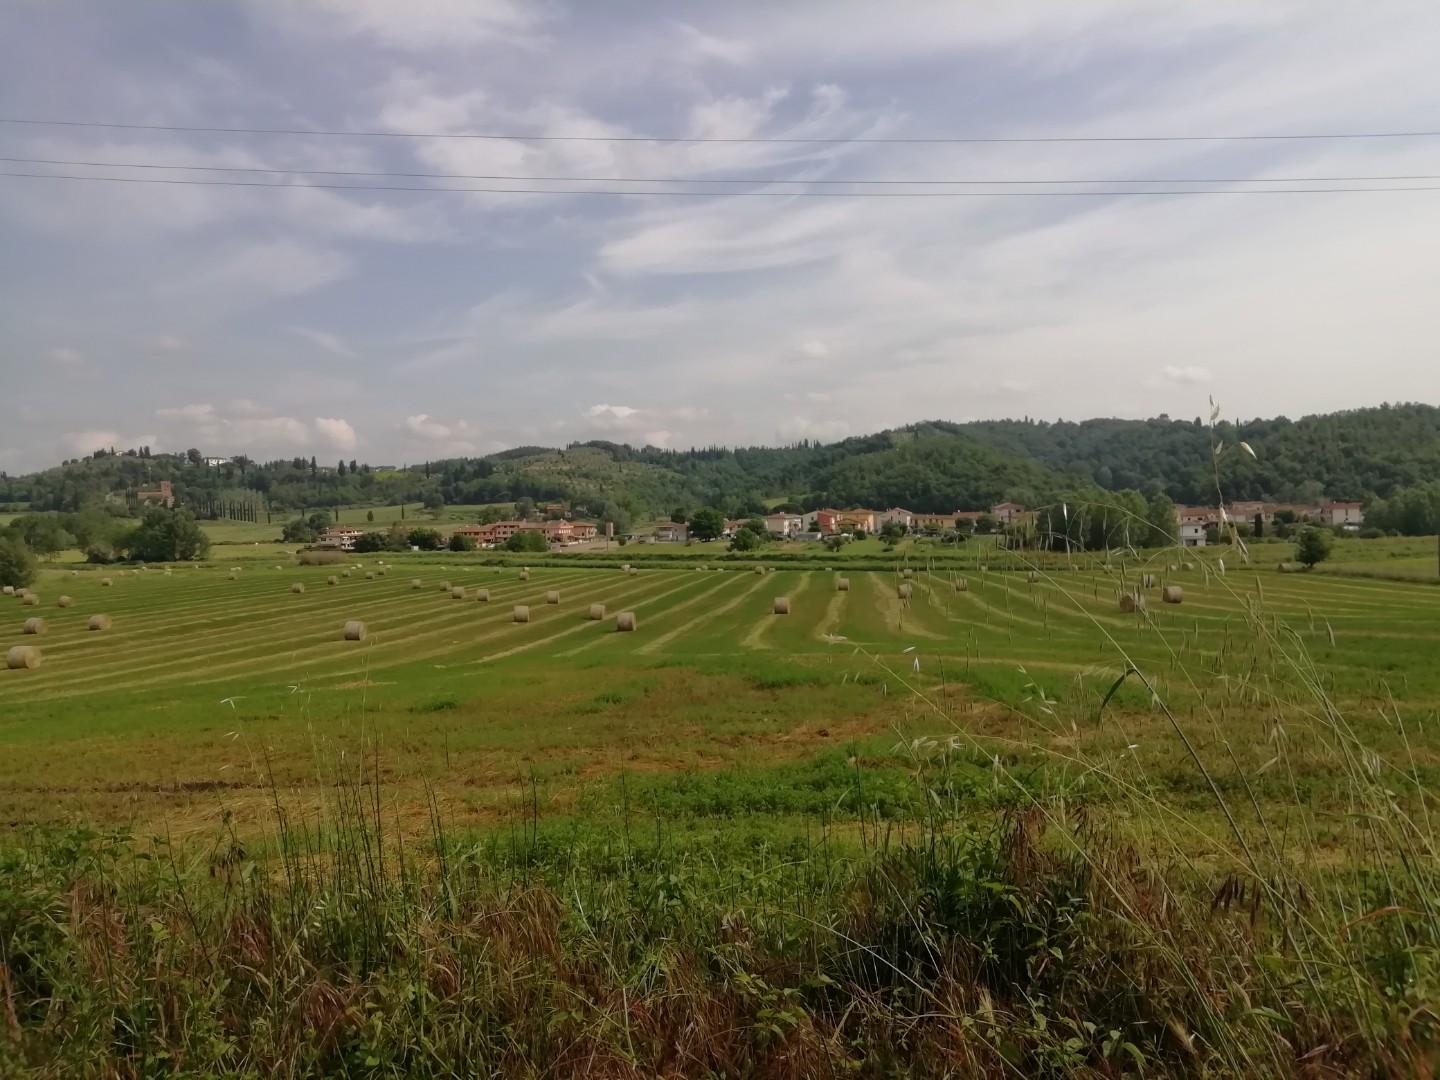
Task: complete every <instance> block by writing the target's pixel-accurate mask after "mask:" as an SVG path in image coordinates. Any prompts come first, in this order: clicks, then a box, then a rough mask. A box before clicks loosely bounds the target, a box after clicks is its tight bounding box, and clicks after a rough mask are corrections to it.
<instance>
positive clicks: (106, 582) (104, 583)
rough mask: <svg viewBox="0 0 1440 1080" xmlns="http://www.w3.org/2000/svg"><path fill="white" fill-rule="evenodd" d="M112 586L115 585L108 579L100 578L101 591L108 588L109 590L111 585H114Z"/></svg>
mask: <svg viewBox="0 0 1440 1080" xmlns="http://www.w3.org/2000/svg"><path fill="white" fill-rule="evenodd" d="M114 584H115V583H114V582H113V581H111V580H110V579H109V578H108V577H102V578H101V579H100V587H101V588H102V589H108V588H110V586H111V585H114Z"/></svg>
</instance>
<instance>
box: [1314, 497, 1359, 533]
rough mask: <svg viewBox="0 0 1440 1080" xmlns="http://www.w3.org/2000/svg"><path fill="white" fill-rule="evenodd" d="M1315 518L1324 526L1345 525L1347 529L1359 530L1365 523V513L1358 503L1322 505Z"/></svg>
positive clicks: (1329, 503) (1317, 509) (1328, 503)
mask: <svg viewBox="0 0 1440 1080" xmlns="http://www.w3.org/2000/svg"><path fill="white" fill-rule="evenodd" d="M1315 517H1316V518H1317V519H1318V520H1319V521H1320V523H1321V524H1323V525H1343V526H1344V527H1345V528H1347V529H1358V528H1359V527H1360V526H1361V525H1363V524H1364V523H1365V512H1364V511H1363V510H1362V509H1361V508H1360V504H1359V503H1358V502H1327V503H1321V504H1320V505H1319V506H1318V507H1317V508H1316V513H1315Z"/></svg>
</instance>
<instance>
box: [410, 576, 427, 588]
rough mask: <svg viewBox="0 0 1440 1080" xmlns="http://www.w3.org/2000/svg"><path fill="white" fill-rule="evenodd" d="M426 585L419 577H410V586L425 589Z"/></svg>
mask: <svg viewBox="0 0 1440 1080" xmlns="http://www.w3.org/2000/svg"><path fill="white" fill-rule="evenodd" d="M424 587H425V583H424V582H423V581H421V580H420V579H419V578H418V577H415V578H411V579H410V588H412V589H423V588H424Z"/></svg>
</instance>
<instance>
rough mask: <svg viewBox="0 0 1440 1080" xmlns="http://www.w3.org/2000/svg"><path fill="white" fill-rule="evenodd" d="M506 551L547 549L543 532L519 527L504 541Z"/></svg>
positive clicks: (548, 548) (548, 547)
mask: <svg viewBox="0 0 1440 1080" xmlns="http://www.w3.org/2000/svg"><path fill="white" fill-rule="evenodd" d="M505 550H506V551H549V550H550V545H549V544H548V543H546V541H545V534H544V533H543V532H541V531H540V530H539V529H521V530H520V531H519V532H517V533H516V534H515V535H514V536H512V537H510V539H508V540H506V541H505Z"/></svg>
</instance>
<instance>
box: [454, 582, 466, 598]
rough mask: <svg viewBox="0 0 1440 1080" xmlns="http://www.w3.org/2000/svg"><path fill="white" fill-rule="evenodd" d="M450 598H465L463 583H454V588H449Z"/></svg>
mask: <svg viewBox="0 0 1440 1080" xmlns="http://www.w3.org/2000/svg"><path fill="white" fill-rule="evenodd" d="M450 599H451V600H464V599H465V586H464V585H456V586H455V588H453V589H451V590H450Z"/></svg>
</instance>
